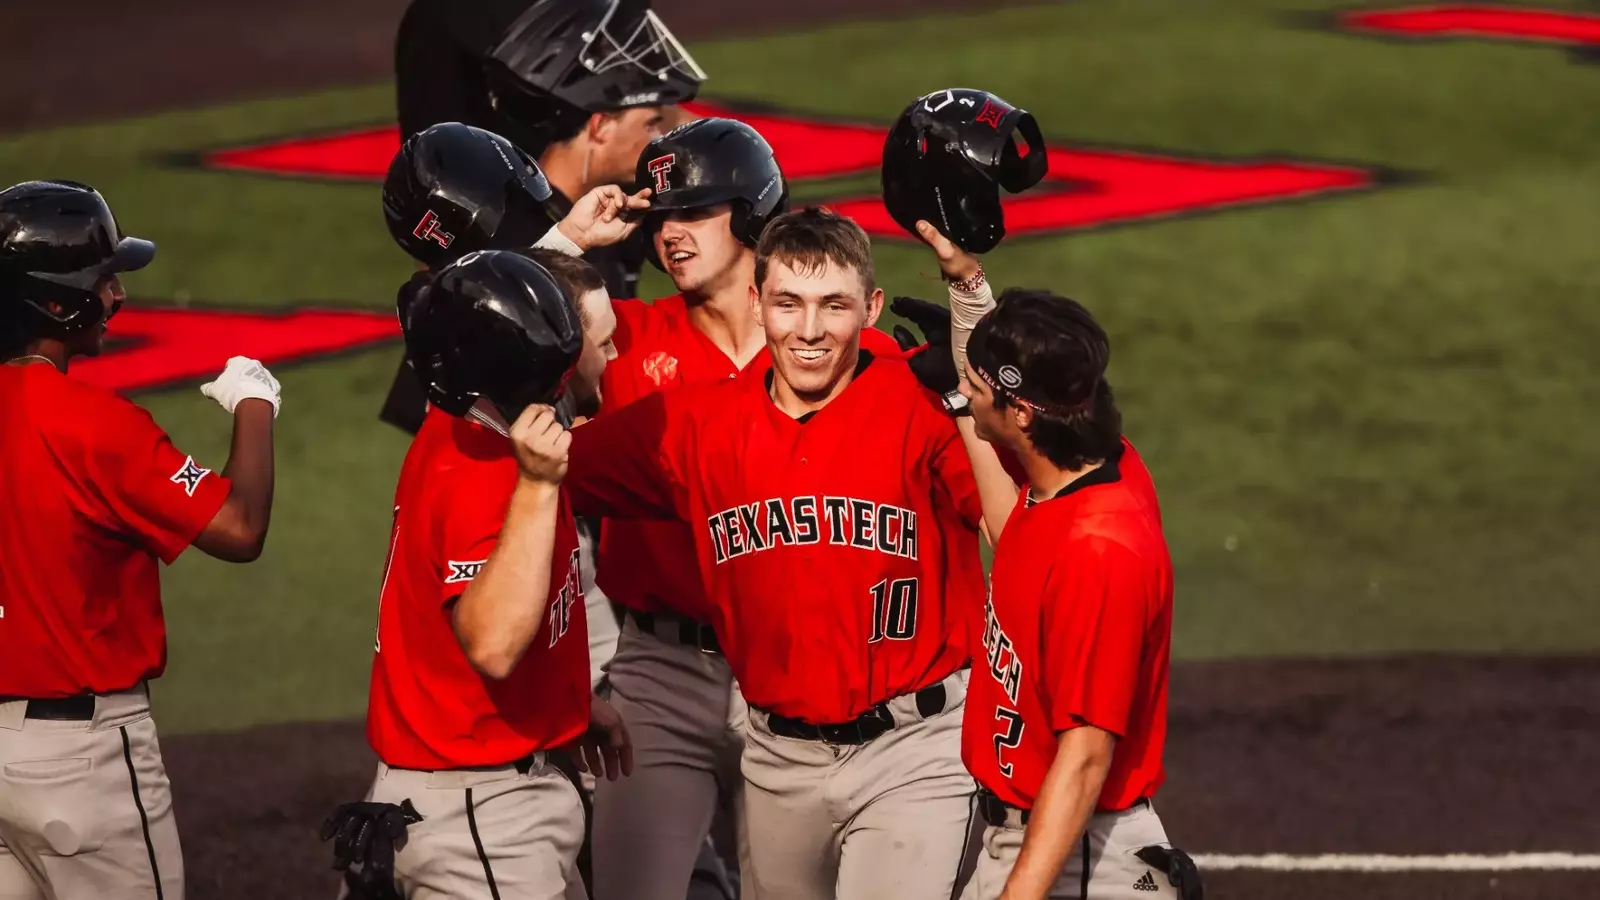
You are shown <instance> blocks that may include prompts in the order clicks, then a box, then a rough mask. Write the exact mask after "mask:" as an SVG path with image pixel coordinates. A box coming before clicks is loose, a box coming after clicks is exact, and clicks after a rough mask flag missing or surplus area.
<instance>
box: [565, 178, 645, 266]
mask: <svg viewBox="0 0 1600 900" xmlns="http://www.w3.org/2000/svg"><path fill="white" fill-rule="evenodd" d="M649 196H650V189H649V188H644V189H643V190H641V191H639V192H638V193H637V194H629V193H627V192H626V191H624V190H623V189H622V188H620V187H617V186H616V185H614V184H602V185H601V186H599V187H597V188H595V189H594V190H592V191H590V192H589V193H587V194H584V195H583V196H582V197H580V198H578V202H577V203H574V204H573V205H572V211H571V212H569V213H567V217H566V218H564V219H562V220H561V221H560V222H558V223H556V227H557V228H558V229H560V230H561V233H562V234H563V235H565V236H566V238H567V240H569V241H572V242H573V243H574V244H577V245H578V246H579V247H580V248H582V250H583V251H584V252H585V253H587V252H588V251H590V250H593V249H594V248H596V247H607V246H610V245H612V244H616V243H620V242H622V241H624V240H626V239H627V238H628V235H630V234H633V232H634V229H636V228H638V227H639V223H640V222H642V221H643V220H644V217H643V215H641V214H642V213H643V212H644V211H645V210H647V209H649V208H650V201H649V200H648V199H647V198H648V197H649Z"/></svg>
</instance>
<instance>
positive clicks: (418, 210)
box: [382, 122, 622, 882]
mask: <svg viewBox="0 0 1600 900" xmlns="http://www.w3.org/2000/svg"><path fill="white" fill-rule="evenodd" d="M382 196H383V212H384V222H385V225H386V227H387V228H388V230H389V234H390V236H391V237H392V238H393V239H394V241H395V243H396V244H397V245H398V246H399V247H400V248H401V249H402V250H404V251H405V252H406V254H407V255H409V256H410V257H411V258H412V259H413V260H414V261H415V262H416V263H417V265H418V266H420V267H421V268H422V271H420V272H418V273H417V274H416V275H414V276H412V278H411V280H410V281H409V282H408V283H407V284H406V285H405V286H404V287H402V288H401V291H400V297H399V304H398V305H399V306H400V307H401V308H402V310H403V308H404V307H405V305H406V304H407V303H408V302H409V298H410V297H412V296H414V294H415V292H416V290H417V289H418V288H419V287H420V286H421V285H423V284H426V283H427V280H428V279H429V277H430V272H431V271H433V270H437V269H438V268H440V267H442V266H444V265H447V264H448V263H450V262H453V261H454V260H456V259H459V258H460V257H461V256H464V255H465V254H467V253H469V252H472V251H474V250H487V249H507V250H510V249H527V248H529V247H530V245H532V246H536V247H539V248H548V247H558V248H560V249H561V251H562V253H564V254H571V255H583V256H584V257H585V258H587V257H588V254H587V252H586V251H590V250H593V249H597V248H599V247H601V246H602V245H591V244H590V243H588V239H587V237H586V235H587V233H588V230H589V229H590V226H591V225H592V224H593V223H594V222H595V221H596V217H597V216H598V215H599V214H600V212H601V210H602V208H603V204H605V203H610V202H612V201H615V200H617V199H618V198H620V197H621V196H622V194H621V190H620V189H619V188H617V187H615V186H611V185H605V186H601V187H599V188H596V189H594V190H592V191H590V192H589V193H588V194H586V195H584V196H583V197H582V198H580V199H579V202H578V203H577V204H576V205H575V206H573V207H572V208H571V209H570V210H569V211H568V213H567V216H566V217H565V218H564V219H562V221H561V222H560V223H557V224H556V225H555V226H554V227H551V226H550V225H549V222H548V219H547V217H546V210H545V209H544V207H543V205H542V204H543V203H544V202H545V201H546V200H547V199H548V198H549V197H550V186H549V183H548V181H547V180H546V179H545V177H544V174H543V172H542V171H541V170H540V168H539V165H538V164H537V163H536V162H534V161H533V159H532V158H531V157H529V156H528V155H527V154H526V153H523V152H522V151H521V150H520V149H518V148H517V147H516V146H515V145H514V144H512V143H511V142H510V141H508V140H506V139H505V138H503V137H501V136H500V135H498V134H494V133H493V132H489V131H485V130H483V129H481V128H475V127H472V126H469V125H463V124H461V123H459V122H447V123H444V124H440V125H434V126H432V127H429V128H427V129H424V130H423V131H421V132H419V133H417V134H415V135H413V136H411V137H410V138H408V139H407V140H406V141H405V142H404V144H403V145H402V146H401V148H400V151H399V152H398V153H396V154H395V158H394V160H393V162H391V164H390V166H389V171H388V173H387V175H386V176H385V179H384V183H383V191H382ZM568 234H570V235H571V237H570V238H569V237H568V236H567V235H568ZM574 239H576V240H577V241H582V242H584V243H582V244H579V243H575V242H574ZM529 252H532V253H535V254H539V257H538V258H539V259H540V260H541V261H542V262H547V263H550V265H554V266H558V267H559V268H558V269H557V270H555V271H552V274H553V275H555V276H556V278H557V281H558V282H562V284H563V289H564V290H565V291H567V293H568V294H569V296H572V297H574V298H575V299H576V300H577V301H578V302H579V304H580V311H584V312H585V315H584V336H585V342H584V352H583V356H582V358H581V360H580V362H579V371H578V373H577V375H576V376H575V377H574V384H573V390H571V391H568V392H567V393H566V395H565V396H564V397H563V401H562V403H563V406H565V407H568V412H569V413H570V414H572V415H574V416H576V415H590V414H592V413H593V408H594V407H596V406H597V405H598V402H599V401H598V398H599V387H598V378H599V374H598V373H599V372H600V371H601V370H603V369H604V366H605V363H606V356H607V355H608V354H609V353H611V352H612V349H614V345H613V344H612V342H611V332H612V331H614V330H615V327H616V316H615V313H613V312H612V310H611V308H610V299H609V296H608V295H607V293H606V292H605V290H604V283H603V281H600V282H599V287H600V290H598V291H596V290H595V286H596V279H597V278H598V273H596V271H595V270H594V268H593V267H592V266H589V265H588V264H587V263H586V262H581V261H579V260H577V259H572V260H567V259H565V258H560V259H558V258H553V257H551V256H550V255H549V254H546V253H544V251H543V250H533V251H529ZM568 276H570V277H568ZM568 282H570V283H568ZM401 365H402V368H406V370H407V371H408V372H409V368H408V367H409V365H410V364H409V363H407V362H402V364H401ZM586 373H588V374H590V375H592V377H587V378H586V377H585V374H586ZM407 377H408V378H409V379H410V380H411V381H412V382H413V383H415V381H416V378H415V376H414V375H408V376H407ZM591 382H592V384H591ZM569 401H570V402H569ZM597 542H598V529H597V527H595V523H592V522H589V521H585V520H581V519H580V520H579V521H578V564H579V571H580V573H581V575H582V583H583V587H584V604H585V606H586V607H587V611H588V615H589V619H588V622H589V643H590V665H591V670H592V671H593V672H594V674H595V678H594V679H593V680H594V681H595V683H596V684H597V685H598V684H599V682H600V675H601V674H603V673H602V666H603V665H604V663H605V661H606V660H608V659H610V658H611V654H612V652H613V651H614V650H615V648H616V639H617V631H618V624H619V623H618V621H617V616H616V614H615V612H614V611H613V609H612V607H611V604H610V602H609V601H608V600H607V599H606V597H605V595H604V594H603V593H602V592H600V591H599V590H598V589H596V588H595V587H594V550H595V547H596V544H597ZM558 762H560V760H558ZM568 774H569V775H570V776H572V777H573V778H575V779H578V781H579V782H580V784H581V785H582V787H583V788H584V798H585V803H587V802H588V799H589V797H590V792H591V791H592V789H593V786H594V785H593V778H592V777H591V776H589V775H587V774H586V773H580V772H577V771H569V772H568ZM586 821H592V817H586ZM587 847H588V842H587V841H586V842H585V849H586V850H587ZM579 860H580V870H581V871H582V872H583V873H584V878H585V881H586V882H587V880H588V878H589V866H588V856H587V853H585V854H584V855H581V856H580V857H579Z"/></svg>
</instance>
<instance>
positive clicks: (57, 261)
mask: <svg viewBox="0 0 1600 900" xmlns="http://www.w3.org/2000/svg"><path fill="white" fill-rule="evenodd" d="M155 253H156V245H155V244H153V243H151V242H149V241H146V240H141V239H140V238H134V237H126V236H124V235H123V234H122V231H121V229H119V228H118V227H117V220H116V218H115V217H114V216H113V215H112V214H111V207H110V206H107V205H106V201H105V198H104V197H102V196H100V192H99V191H96V190H95V189H94V188H92V187H89V186H88V185H86V184H80V183H78V182H76V181H25V182H23V183H22V184H18V185H13V186H12V187H9V188H6V189H5V190H3V191H0V302H3V303H4V304H5V306H6V307H7V313H8V314H9V315H11V316H12V317H13V318H14V319H15V320H19V321H20V323H22V324H25V325H26V327H27V328H28V329H29V330H30V331H31V332H32V333H35V334H39V335H41V336H51V337H65V336H67V335H70V334H76V333H79V332H83V331H87V330H89V329H91V328H94V327H96V326H98V325H100V324H101V323H102V322H104V321H105V319H106V309H105V306H104V304H102V303H101V302H100V295H99V292H98V287H99V282H100V280H101V279H102V278H104V277H105V276H107V275H112V274H115V273H118V272H131V271H133V270H135V269H142V268H144V267H145V266H146V265H149V263H150V260H151V259H153V258H155ZM52 303H53V304H55V305H56V307H57V311H54V312H52V311H51V309H50V304H52Z"/></svg>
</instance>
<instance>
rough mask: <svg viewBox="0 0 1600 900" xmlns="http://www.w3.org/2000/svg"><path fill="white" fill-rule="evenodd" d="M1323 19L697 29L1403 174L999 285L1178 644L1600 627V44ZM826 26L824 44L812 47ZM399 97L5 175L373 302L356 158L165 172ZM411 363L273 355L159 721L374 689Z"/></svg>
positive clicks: (139, 141) (1098, 128) (211, 415)
mask: <svg viewBox="0 0 1600 900" xmlns="http://www.w3.org/2000/svg"><path fill="white" fill-rule="evenodd" d="M1574 5H1575V4H1574ZM1319 6H1322V4H1313V3H1287V2H1266V0H1255V2H1250V0H1228V2H1220V0H1219V2H1213V3H1206V4H1190V3H1184V2H1181V0H1118V2H1117V3H1114V4H1113V3H1075V4H1070V5H1063V6H1059V7H1045V8H1039V9H1032V10H1017V11H1009V12H1004V13H995V14H990V15H987V16H984V17H982V18H979V17H969V18H965V19H951V18H929V19H926V20H923V21H920V22H916V23H910V24H908V23H896V24H892V25H889V24H882V25H878V24H868V25H853V26H848V27H840V28H833V29H828V30H825V31H818V32H813V33H806V34H795V35H789V36H784V37H776V38H770V39H763V40H751V41H743V42H729V43H715V44H705V45H697V46H695V47H693V51H694V53H695V54H696V56H697V57H698V59H699V61H700V62H701V63H702V65H704V66H705V68H706V69H707V70H708V71H709V72H711V73H712V76H713V77H712V80H711V81H710V82H709V83H708V85H707V89H706V94H707V96H708V97H710V98H716V99H750V100H760V101H765V102H769V103H775V104H780V105H782V106H784V107H786V108H789V109H794V110H798V111H804V112H816V113H826V114H832V115H840V116H847V117H854V118H859V119H864V120H869V121H878V122H884V123H887V122H888V121H889V120H890V119H891V118H892V117H893V115H894V114H895V113H896V112H898V110H899V109H900V108H901V107H902V106H904V105H905V104H906V103H907V102H909V100H910V99H911V98H913V97H916V96H918V95H920V94H922V93H925V92H927V91H929V90H933V89H936V88H940V87H947V86H953V85H967V86H981V87H985V88H988V89H990V90H993V91H995V92H997V93H999V94H1001V95H1002V96H1004V97H1006V98H1007V99H1009V100H1011V101H1013V102H1015V103H1017V104H1019V105H1022V106H1025V107H1027V108H1028V109H1030V110H1032V111H1033V112H1035V113H1036V114H1037V115H1038V116H1039V118H1040V120H1041V122H1042V124H1043V125H1044V128H1045V130H1046V132H1047V133H1048V135H1049V136H1050V137H1051V139H1052V140H1055V141H1067V142H1070V141H1082V142H1088V143H1093V144H1106V145H1132V146H1138V147H1146V148H1154V149H1158V150H1162V151H1167V152H1172V153H1176V154H1213V155H1218V156H1224V157H1234V156H1237V157H1250V156H1258V155H1274V154H1283V155H1286V156H1291V157H1300V158H1310V159H1331V160H1339V161H1345V162H1350V163H1354V164H1358V165H1366V166H1374V167H1386V168H1389V169H1393V170H1400V171H1403V172H1406V173H1411V174H1412V175H1413V176H1414V177H1413V178H1410V179H1407V180H1405V181H1403V182H1401V183H1399V184H1396V185H1394V186H1391V187H1388V188H1385V189H1383V190H1380V191H1378V192H1374V193H1366V194H1355V195H1349V196H1343V197H1339V198H1336V199H1326V200H1318V201H1314V202H1308V203H1297V204H1288V205H1282V206H1268V207H1257V208H1249V209H1236V210H1230V211H1225V212H1220V213H1215V214H1208V215H1203V216H1197V217H1192V218H1185V219H1181V220H1172V221H1166V222H1156V223H1145V224H1138V225H1133V226H1128V227H1119V228H1115V229H1110V230H1105V231H1100V232H1092V233H1083V234H1075V235H1063V236H1056V237H1048V238H1036V239H1029V240H1023V241H1017V242H1014V243H1011V244H1008V245H1006V246H1003V247H1001V248H1000V249H999V250H997V251H995V252H994V253H992V254H991V255H990V257H989V259H988V260H987V263H988V267H989V268H990V270H991V275H992V277H993V278H994V279H995V280H996V281H997V282H999V283H1000V284H1002V285H1006V284H1029V285H1046V286H1049V287H1053V288H1056V289H1058V290H1061V291H1063V292H1066V293H1068V294H1070V295H1072V296H1074V297H1076V298H1077V299H1079V300H1081V301H1083V302H1085V303H1086V304H1088V305H1089V306H1090V308H1091V309H1093V310H1095V312H1096V313H1097V314H1098V315H1099V316H1100V317H1101V318H1102V320H1103V321H1104V322H1105V324H1106V325H1107V327H1108V329H1109V331H1110V333H1111V335H1112V338H1113V347H1114V351H1115V352H1114V361H1113V369H1112V378H1113V383H1114V385H1115V386H1116V387H1117V389H1118V391H1119V396H1120V397H1121V399H1122V402H1123V406H1124V410H1125V417H1126V421H1127V425H1128V432H1129V434H1130V436H1131V438H1132V439H1133V440H1134V441H1135V442H1136V443H1137V444H1138V445H1139V446H1140V447H1141V449H1142V450H1143V452H1144V453H1145V455H1146V457H1147V458H1148V461H1149V463H1150V466H1151V468H1152V470H1153V471H1154V473H1155V475H1156V478H1157V482H1158V486H1159V487H1160V489H1161V492H1162V499H1163V505H1164V510H1165V516H1166V525H1167V534H1168V537H1169V540H1170V542H1171V545H1172V550H1173V554H1174V558H1175V561H1176V565H1177V571H1178V591H1179V593H1178V619H1177V628H1176V634H1175V637H1174V645H1175V650H1176V653H1177V654H1178V655H1179V656H1180V657H1182V658H1215V657H1236V656H1255V655H1285V656H1300V655H1340V654H1376V653H1412V652H1447V651H1488V652H1516V653H1524V652H1528V653H1535V652H1552V651H1589V650H1593V649H1595V648H1596V647H1597V646H1600V604H1597V603H1595V602H1594V600H1595V593H1594V590H1593V588H1592V585H1593V584H1594V583H1595V582H1596V580H1597V579H1600V554H1597V553H1595V552H1594V549H1593V548H1594V547H1595V546H1596V544H1597V541H1600V478H1596V477H1594V475H1593V471H1592V469H1593V467H1594V465H1595V461H1596V460H1597V459H1600V423H1597V422H1596V421H1595V420H1594V418H1593V415H1592V413H1593V411H1594V410H1596V409H1600V363H1597V361H1596V360H1597V354H1596V353H1595V351H1594V350H1593V343H1594V340H1595V335H1596V334H1597V333H1600V152H1597V148H1600V117H1597V116H1595V115H1594V114H1593V111H1594V110H1596V109H1600V67H1596V66H1593V65H1578V64H1575V63H1573V62H1572V61H1570V59H1569V57H1568V55H1567V54H1566V53H1565V52H1563V51H1561V50H1558V49H1548V48H1541V47H1536V46H1521V45H1512V44H1504V43H1488V42H1471V41H1459V42H1439V43H1433V42H1423V43H1415V44H1405V43H1399V42H1391V41H1376V40H1368V39H1362V38H1358V37H1353V36H1349V35H1340V34H1335V33H1332V32H1328V31H1318V30H1314V29H1310V28H1307V27H1304V26H1303V25H1301V24H1297V23H1296V22H1295V21H1294V19H1293V17H1292V15H1291V14H1293V13H1297V12H1302V11H1306V10H1311V9H1315V8H1318V7H1319ZM953 35H959V37H960V40H959V41H953V40H952V39H951V37H952V36H953ZM824 48H827V49H829V50H831V51H832V52H834V53H838V54H842V57H843V59H842V62H839V63H837V64H830V65H828V66H827V67H826V69H825V70H824V69H822V68H821V67H819V65H818V63H817V60H819V59H820V58H821V55H820V54H821V52H822V51H823V49H824ZM392 104H393V100H392V92H391V89H390V88H389V87H388V86H387V85H379V86H374V87H370V88H363V89H353V90H342V91H333V92H327V93H322V94H318V95H315V96H306V97H293V98H285V99H278V100H272V101H266V102H256V103H250V104H243V105H238V106H232V107H227V108H216V109H205V110H197V111H188V112H179V113H171V114H167V115H162V116H157V117H152V118H146V119H139V120H134V121H126V122H118V123H110V124H104V125H96V126H92V127H78V128H71V129H64V130H58V131H52V132H48V133H39V134H31V135H24V136H21V137H16V138H13V139H9V140H6V141H4V142H0V183H11V182H14V181H20V180H23V179H25V178H34V177H69V178H75V179H80V180H85V181H88V182H90V183H93V184H95V185H96V186H97V187H99V188H100V189H101V190H103V191H104V192H105V193H106V194H107V196H108V197H109V198H110V200H111V202H112V203H113V205H114V206H115V208H116V209H117V210H118V212H119V215H120V217H121V219H122V220H123V222H124V224H125V226H126V227H128V228H129V229H130V230H131V231H133V232H134V233H138V234H142V235H146V236H149V237H151V238H153V239H155V240H156V241H157V242H158V243H159V244H160V247H161V252H160V256H159V257H158V261H157V263H156V264H155V265H154V266H153V267H152V268H150V269H148V270H146V271H145V272H142V273H139V274H137V275H136V276H134V277H133V278H131V279H129V285H130V287H131V289H132V290H133V292H134V294H135V297H136V298H145V299H149V300H152V301H156V300H159V301H163V302H165V301H177V302H183V303H192V304H195V305H215V306H219V307H249V306H255V307H271V306H275V305H279V304H284V303H290V302H316V303H319V304H324V305H347V306H364V307H370V308H374V309H389V308H391V303H392V297H393V292H394V288H395V286H396V285H397V284H398V283H399V282H400V280H401V279H402V278H404V276H405V275H406V274H407V272H408V271H409V264H408V261H407V260H406V259H405V258H404V257H403V256H402V255H401V254H400V252H399V251H398V250H397V249H396V248H395V247H394V246H393V244H392V243H391V242H390V240H389V238H388V236H387V233H386V232H385V231H384V229H383V227H382V225H381V222H380V219H379V207H378V191H377V188H376V186H375V185H368V184H351V183H338V184H334V183H314V182H305V181H290V180H277V179H270V178H262V177H250V176H241V175H228V174H220V173H206V172H201V171H197V170H193V169H186V168H181V167H177V166H174V165H172V164H171V163H170V162H169V159H170V158H171V157H172V155H173V154H178V153H184V152H191V151H195V150H199V149H203V148H209V147H215V146H223V145H231V144H238V143H243V142H248V141H252V140H261V139H266V138H274V137H279V136H283V135H286V134H293V133H301V132H310V131H321V130H326V129H332V128H340V127H347V126H353V125H365V124H374V123H382V122H386V121H388V120H389V119H390V117H391V116H392ZM878 252H879V269H880V277H881V279H882V281H883V283H884V287H885V289H886V290H887V291H888V292H889V293H890V294H895V293H914V294H921V295H923V296H938V294H939V286H938V284H937V283H936V282H934V281H933V280H932V277H931V276H932V274H933V273H934V271H935V269H934V267H933V265H932V264H931V260H930V259H929V258H928V257H927V255H926V254H925V252H923V251H921V250H920V249H919V248H918V247H916V246H914V245H910V244H904V243H893V242H883V243H881V245H880V249H879V251H878ZM646 272H647V284H648V286H649V287H650V288H651V289H653V290H656V291H661V290H662V289H663V288H664V286H665V285H664V282H663V281H661V280H660V279H659V276H658V275H657V274H656V273H655V272H654V270H651V269H647V270H646ZM398 358H399V349H398V347H397V346H390V347H387V348H384V349H381V350H375V351H372V352H368V353H363V354H359V355H353V356H347V357H342V358H339V359H336V360H331V361H325V362H319V363H313V364H307V365H303V366H298V367H292V368H285V369H282V370H280V371H279V373H278V374H279V376H280V378H281V380H282V381H283V385H284V395H285V406H284V410H283V414H282V417H281V419H280V420H279V452H280V463H279V472H280V475H279V487H278V505H277V508H276V511H275V514H274V521H273V534H272V537H271V541H270V546H269V548H268V551H267V553H266V555H265V556H264V557H263V558H262V559H261V561H260V562H258V563H256V564H255V565H252V566H250V567H247V568H239V567H230V566H226V565H223V564H220V563H214V562H212V561H210V560H207V559H203V558H201V557H200V556H199V555H198V554H191V555H188V556H186V557H184V558H183V559H182V560H180V561H179V562H178V563H177V564H176V565H175V566H174V567H173V568H172V569H171V570H170V571H169V572H168V574H167V577H166V581H165V584H166V598H167V607H168V613H169V622H170V628H171V637H172V640H171V653H172V664H171V666H170V669H169V674H168V676H167V677H166V678H165V679H163V680H162V681H161V682H160V684H159V685H158V693H159V697H160V699H159V700H158V703H159V704H160V706H161V708H162V714H163V721H164V724H165V727H166V728H168V729H178V730H197V729H222V728H232V727H238V726H243V725H247V724H251V723H255V722H261V721H274V720H290V719H306V718H325V717H345V716H352V715H359V714H360V713H361V711H362V710H363V709H364V703H365V690H366V673H367V668H368V665H369V663H370V653H371V640H372V628H373V624H374V619H375V605H376V604H375V595H376V591H377V586H378V581H379V578H380V574H381V572H380V570H381V567H382V560H383V553H384V549H385V540H386V536H387V527H388V519H389V501H390V497H391V495H392V491H393V486H394V481H395V477H396V474H397V472H398V467H399V463H400V460H401V458H402V456H403V454H404V452H405V446H406V442H405V438H404V437H403V436H402V435H401V434H399V433H398V432H396V431H394V430H393V429H390V428H388V427H387V426H383V425H381V424H380V423H378V422H377V420H376V411H377V409H378V406H379V405H380V403H381V400H382V397H383V394H384V391H385V390H386V388H387V385H388V379H389V377H390V375H391V374H392V373H393V371H394V367H395V364H396V362H397V360H398ZM140 402H141V403H143V404H145V405H146V406H148V407H149V408H150V409H151V410H152V411H153V412H154V414H155V415H156V417H157V419H158V420H159V421H160V422H161V423H163V424H164V425H165V426H167V427H168V428H169V429H170V430H171V431H172V433H173V434H174V436H175V438H176V439H178V441H179V442H180V445H181V446H185V447H186V448H190V452H193V453H194V454H195V455H196V456H197V457H202V458H204V459H205V460H207V461H209V462H212V463H214V464H217V465H220V464H221V462H222V460H223V458H224V454H225V453H226V446H227V445H226V440H227V420H226V417H225V416H224V415H223V414H222V413H221V412H220V411H219V410H218V409H217V408H216V407H215V405H214V404H212V403H211V402H210V401H209V400H206V399H205V398H203V397H201V396H200V394H199V392H198V391H197V390H194V389H193V388H185V389H182V390H177V391H169V392H162V393H157V394H151V395H145V396H143V397H141V398H140Z"/></svg>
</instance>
